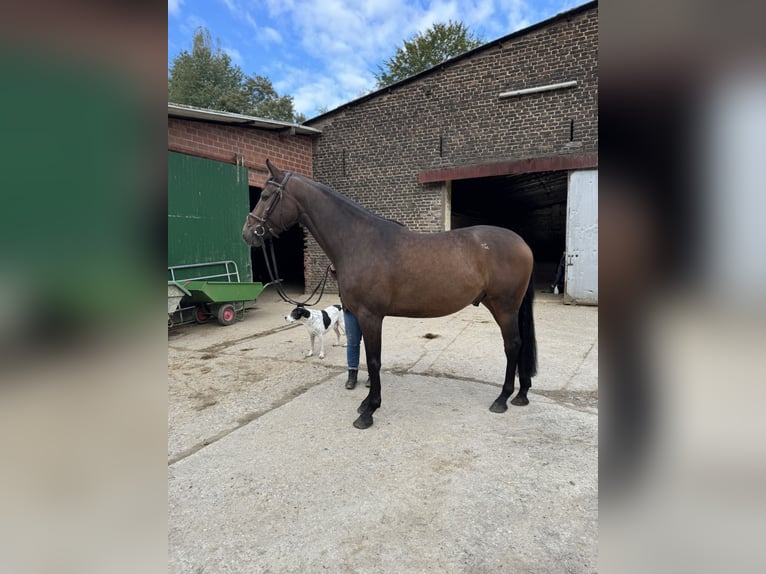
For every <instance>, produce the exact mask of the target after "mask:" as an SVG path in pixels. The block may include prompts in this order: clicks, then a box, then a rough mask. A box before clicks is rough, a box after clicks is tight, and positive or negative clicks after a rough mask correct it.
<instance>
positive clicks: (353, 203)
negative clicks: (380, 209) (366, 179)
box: [298, 176, 407, 227]
mask: <svg viewBox="0 0 766 574" xmlns="http://www.w3.org/2000/svg"><path fill="white" fill-rule="evenodd" d="M298 177H299V178H300V179H301V180H302V181H304V182H305V183H308V184H311V185H313V186H314V187H317V188H319V189H321V190H322V191H324V192H326V193H329V194H331V195H333V196H335V197H336V198H338V199H340V200H341V201H343V202H344V203H346V204H348V205H349V206H351V207H354V208H356V209H360V210H362V211H364V212H365V213H367V214H368V215H370V216H371V217H374V218H375V219H378V220H380V221H388V222H391V223H395V224H396V225H399V226H401V227H407V226H406V225H404V224H403V223H401V222H399V221H397V220H396V219H391V218H389V217H383V216H382V215H378V214H377V213H373V212H372V211H370V210H369V209H367V208H366V207H364V206H363V205H360V204H359V203H357V202H356V201H354V200H353V199H351V198H350V197H348V196H347V195H345V194H343V193H341V192H339V191H337V190H335V189H333V188H332V187H330V186H329V185H325V184H324V183H321V182H319V181H314V180H313V179H309V178H307V177H303V176H298Z"/></svg>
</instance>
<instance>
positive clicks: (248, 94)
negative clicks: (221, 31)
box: [168, 28, 306, 122]
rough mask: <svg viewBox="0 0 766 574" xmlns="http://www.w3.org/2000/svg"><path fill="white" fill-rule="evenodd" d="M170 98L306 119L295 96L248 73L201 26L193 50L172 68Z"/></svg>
mask: <svg viewBox="0 0 766 574" xmlns="http://www.w3.org/2000/svg"><path fill="white" fill-rule="evenodd" d="M168 101H169V102H173V103H176V104H186V105H189V106H196V107H199V108H208V109H211V110H219V111H224V112H234V113H238V114H245V115H249V116H257V117H261V118H267V119H272V120H281V121H286V122H302V121H305V120H306V118H305V116H303V115H302V114H296V113H295V111H294V109H293V98H292V97H291V96H280V95H279V94H278V93H277V91H276V90H275V89H274V86H272V84H271V81H270V80H269V79H268V78H266V77H264V76H260V75H257V74H256V75H253V76H247V75H246V74H245V73H244V72H242V70H241V69H240V68H239V66H237V65H235V64H232V62H231V58H230V57H229V56H228V54H226V52H224V51H223V50H222V49H221V46H220V41H217V42H216V45H215V46H214V45H213V41H212V39H211V37H210V32H208V31H207V30H206V29H204V28H197V30H196V31H195V33H194V40H193V47H192V51H191V53H189V52H187V51H186V50H184V51H182V52H181V53H180V54H178V56H176V57H175V58H174V59H173V64H172V65H171V67H170V69H169V70H168Z"/></svg>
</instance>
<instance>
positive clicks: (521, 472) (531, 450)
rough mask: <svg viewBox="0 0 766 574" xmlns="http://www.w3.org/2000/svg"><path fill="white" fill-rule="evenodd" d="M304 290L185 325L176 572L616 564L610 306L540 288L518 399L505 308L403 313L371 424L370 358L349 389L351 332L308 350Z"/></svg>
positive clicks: (390, 322)
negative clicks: (497, 313) (341, 342)
mask: <svg viewBox="0 0 766 574" xmlns="http://www.w3.org/2000/svg"><path fill="white" fill-rule="evenodd" d="M293 295H296V296H297V294H295V293H293ZM337 302H338V299H337V296H336V295H329V296H328V295H326V296H325V298H324V299H323V300H322V304H321V305H320V307H324V306H326V305H330V304H333V303H337ZM291 308H292V307H291V306H290V305H288V304H286V303H283V302H282V301H281V300H279V299H278V297H277V295H276V293H275V292H274V291H273V288H272V287H269V288H268V289H267V290H266V291H264V292H263V294H262V295H261V296H260V297H259V299H258V302H257V303H256V305H255V307H254V308H253V309H250V310H248V311H247V313H246V319H245V320H244V321H241V322H238V323H236V324H234V325H231V326H229V327H221V326H219V325H218V324H217V323H208V324H204V325H196V324H192V325H185V326H181V327H177V328H173V329H171V330H169V332H168V367H169V369H168V370H169V407H168V508H169V509H168V526H169V534H168V545H169V556H168V565H169V567H168V571H169V572H179V573H181V572H183V573H194V574H198V573H203V572H204V573H223V572H243V573H260V572H264V573H266V572H269V573H277V572H289V573H297V572H333V573H346V572H348V573H356V572H358V573H377V572H381V573H388V572H391V573H397V574H400V573H411V572H412V573H415V572H418V573H420V572H439V573H442V572H465V573H494V572H511V573H516V572H518V573H525V572H534V573H562V572H566V573H581V572H595V571H596V560H597V519H598V506H597V505H598V492H597V473H598V458H597V447H598V436H597V430H598V370H597V366H598V338H597V336H598V321H597V320H598V309H597V308H595V307H576V306H565V305H563V304H562V303H561V296H556V295H552V294H543V293H538V294H537V299H536V302H535V323H536V329H537V344H538V357H539V371H538V376H537V377H535V378H534V379H533V383H532V389H531V391H530V394H529V398H530V405H529V406H527V407H515V406H512V405H509V408H508V411H507V412H506V413H504V414H494V413H491V412H490V411H489V406H490V404H491V403H492V401H493V400H494V399H495V397H496V396H497V394H498V393H499V389H500V386H501V383H502V380H503V375H504V370H505V356H504V353H503V344H502V338H501V336H500V331H499V328H498V327H497V325H496V324H495V323H494V321H493V320H492V317H491V316H490V314H489V312H488V311H487V310H486V309H485V308H483V307H478V308H477V307H472V306H471V307H467V308H466V309H463V310H462V311H460V312H459V313H456V314H454V315H451V316H449V317H442V318H437V319H403V318H396V317H387V318H386V319H385V320H384V322H383V354H382V362H383V367H382V375H381V379H382V385H383V389H382V390H383V404H382V406H381V408H380V409H379V410H378V411H377V412H376V413H375V417H374V419H375V424H374V426H373V427H372V428H370V429H367V430H357V429H355V428H354V427H353V426H352V422H353V421H354V419H355V418H356V417H357V413H356V407H357V406H358V405H359V403H360V402H361V400H362V399H363V398H364V397H365V396H366V393H367V389H366V388H365V387H364V384H363V383H364V380H365V379H366V373H365V372H361V373H360V379H361V381H362V384H360V385H359V386H357V388H356V389H354V390H353V391H348V390H346V389H345V388H344V382H345V379H346V363H345V349H344V348H342V347H334V346H332V343H333V342H334V336H333V337H332V339H330V340H329V341H328V340H326V343H325V351H326V354H327V356H326V358H325V359H323V360H320V359H319V358H318V357H317V356H316V355H315V356H314V357H311V358H304V356H303V355H304V353H305V351H306V350H307V349H308V345H309V338H308V333H307V331H306V329H305V328H304V327H303V326H302V325H300V324H287V323H286V322H285V321H284V315H285V314H286V313H288V312H289V311H290V310H291ZM316 353H317V354H318V351H317V352H316ZM362 356H364V353H362ZM364 368H365V367H364V365H362V369H364Z"/></svg>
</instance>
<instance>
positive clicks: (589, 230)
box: [564, 170, 598, 305]
mask: <svg viewBox="0 0 766 574" xmlns="http://www.w3.org/2000/svg"><path fill="white" fill-rule="evenodd" d="M564 302H565V303H578V304H590V305H597V304H598V171H597V170H582V171H573V172H570V173H569V185H568V192H567V245H566V286H565V291H564Z"/></svg>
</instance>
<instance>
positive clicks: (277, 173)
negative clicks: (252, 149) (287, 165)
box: [266, 159, 282, 180]
mask: <svg viewBox="0 0 766 574" xmlns="http://www.w3.org/2000/svg"><path fill="white" fill-rule="evenodd" d="M266 167H267V168H269V173H270V174H271V177H272V178H274V179H279V180H281V179H282V170H281V169H278V168H276V167H274V164H272V163H271V162H270V161H269V160H268V159H267V160H266Z"/></svg>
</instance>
